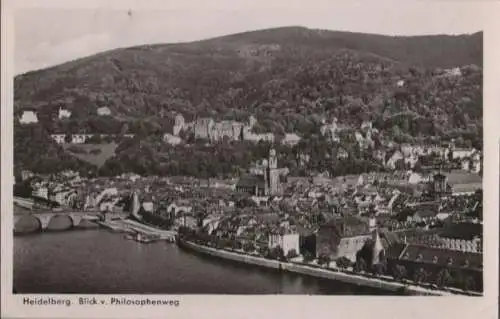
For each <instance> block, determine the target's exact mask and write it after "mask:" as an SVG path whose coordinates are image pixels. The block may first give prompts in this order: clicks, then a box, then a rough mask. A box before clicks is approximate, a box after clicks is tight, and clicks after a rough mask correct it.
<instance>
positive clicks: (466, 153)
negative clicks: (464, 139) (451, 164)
mask: <svg viewBox="0 0 500 319" xmlns="http://www.w3.org/2000/svg"><path fill="white" fill-rule="evenodd" d="M475 152H477V151H476V150H475V149H473V148H452V149H451V154H452V156H453V159H463V158H467V157H470V156H472V155H473V154H474V153H475Z"/></svg>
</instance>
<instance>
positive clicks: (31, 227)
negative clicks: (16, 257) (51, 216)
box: [14, 215, 43, 234]
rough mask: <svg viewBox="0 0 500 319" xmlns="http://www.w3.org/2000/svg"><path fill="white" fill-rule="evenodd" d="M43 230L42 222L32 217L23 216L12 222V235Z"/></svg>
mask: <svg viewBox="0 0 500 319" xmlns="http://www.w3.org/2000/svg"><path fill="white" fill-rule="evenodd" d="M42 229H43V226H42V221H41V220H40V218H38V217H37V216H34V215H24V216H22V217H20V218H19V219H17V220H15V221H14V233H19V234H26V233H33V232H38V231H41V230H42Z"/></svg>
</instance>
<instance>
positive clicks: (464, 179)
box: [446, 171, 483, 196]
mask: <svg viewBox="0 0 500 319" xmlns="http://www.w3.org/2000/svg"><path fill="white" fill-rule="evenodd" d="M446 182H447V184H448V186H449V191H450V192H451V195H453V196H463V195H472V194H474V193H475V192H476V191H477V190H480V189H482V182H483V180H482V177H481V176H480V175H479V174H476V173H471V172H463V171H452V172H450V173H447V174H446Z"/></svg>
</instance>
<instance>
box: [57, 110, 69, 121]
mask: <svg viewBox="0 0 500 319" xmlns="http://www.w3.org/2000/svg"><path fill="white" fill-rule="evenodd" d="M70 117H71V111H69V110H67V109H63V108H59V119H60V120H62V119H68V118H70Z"/></svg>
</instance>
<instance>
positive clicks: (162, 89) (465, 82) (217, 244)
mask: <svg viewBox="0 0 500 319" xmlns="http://www.w3.org/2000/svg"><path fill="white" fill-rule="evenodd" d="M48 2H50V1H48ZM187 2H189V3H191V2H193V1H187ZM219 2H221V3H222V2H223V3H224V6H223V5H221V4H220V5H219V4H216V3H218V2H217V1H215V2H214V4H213V5H212V6H211V5H209V4H208V3H207V4H200V5H199V6H195V5H191V6H187V5H185V6H182V4H180V5H179V6H173V5H172V3H173V2H169V3H161V2H155V1H144V3H142V2H130V5H129V6H128V5H125V4H123V5H120V6H115V7H109V8H108V7H104V6H103V7H99V6H96V7H92V6H89V7H85V6H83V5H82V7H81V8H79V7H71V6H69V5H67V4H66V5H63V4H61V5H60V6H56V5H52V6H46V7H43V6H34V5H33V6H26V7H22V6H20V7H19V8H16V9H15V10H13V11H12V17H11V19H12V21H13V25H14V30H13V31H12V33H11V34H12V42H11V43H12V46H13V48H12V52H13V53H12V54H13V61H12V67H11V68H12V71H13V74H12V78H13V80H12V81H13V82H12V86H13V93H12V100H13V101H12V103H13V106H12V117H10V119H11V120H12V123H11V125H10V126H11V128H12V132H10V134H12V143H13V145H12V147H13V149H12V150H13V151H12V153H13V154H12V157H13V160H12V168H10V170H11V172H12V175H13V177H12V181H11V183H10V184H11V185H12V188H9V189H10V191H11V194H12V195H11V197H9V198H12V206H10V207H11V209H12V210H11V211H4V209H3V207H4V206H3V203H2V215H4V214H11V215H12V216H13V217H12V229H10V228H9V229H6V228H3V229H2V230H3V231H5V232H7V233H8V236H11V237H12V265H11V268H10V271H11V273H12V287H10V288H9V287H8V289H10V290H11V293H12V294H13V295H14V296H15V295H21V296H22V295H29V296H31V297H29V298H32V299H29V298H28V297H26V298H24V299H25V300H24V301H23V303H28V304H30V303H31V304H41V303H42V301H39V298H40V296H42V297H43V296H45V297H50V296H53V295H119V296H120V298H118V297H117V298H111V303H116V304H117V305H126V304H130V303H133V301H131V299H129V298H128V297H127V296H128V295H151V296H153V298H157V299H160V296H162V295H181V296H182V295H323V296H334V295H336V296H339V295H343V296H360V297H361V296H463V297H469V298H473V297H481V296H484V291H485V290H484V287H483V286H484V285H485V280H484V279H483V278H484V276H483V266H484V263H485V259H484V257H483V255H484V249H483V247H484V236H483V174H484V171H485V168H484V165H483V162H484V154H485V152H484V146H483V145H484V141H483V129H484V127H483V53H484V48H483V45H484V34H483V32H484V30H483V24H482V23H481V21H480V20H481V19H480V16H481V15H480V12H479V9H476V11H477V12H474V11H473V9H472V8H474V6H473V5H472V4H468V3H467V2H463V3H458V2H453V1H450V2H444V3H441V2H433V1H400V2H398V5H397V4H396V2H395V1H379V2H375V1H373V2H368V1H365V2H347V1H339V2H335V1H333V2H332V3H331V4H330V3H327V2H324V1H310V2H307V5H306V2H301V1H298V2H292V3H290V4H289V5H287V4H283V3H282V2H280V3H281V4H280V5H274V4H273V2H272V1H270V2H268V3H267V4H266V3H264V2H261V1H257V2H255V3H251V2H247V1H243V2H242V4H241V7H239V6H238V5H237V4H236V2H235V3H232V4H231V3H230V2H227V1H219ZM402 2H407V4H405V5H401V3H402ZM127 3H128V1H127ZM299 3H300V5H299ZM153 4H154V5H153ZM474 16H477V18H476V19H473V17H474ZM2 109H3V106H2ZM4 134H6V133H4V126H3V125H2V141H3V137H4V136H3V135H4ZM2 147H3V146H2ZM497 153H498V151H497ZM496 166H498V164H497V165H496ZM2 175H4V174H2ZM2 178H3V177H2ZM497 179H498V178H497ZM3 183H4V181H3V179H2V188H3V187H4V185H3ZM10 184H9V187H10ZM496 206H498V204H497V205H496ZM491 213H493V214H497V213H495V212H491ZM4 224H5V223H4ZM495 236H497V234H496V235H495ZM495 238H497V237H495ZM154 296H156V297H154ZM26 300H27V301H26ZM165 300H166V299H165ZM398 300H399V299H398ZM64 302H66V301H64V300H62V299H61V300H59V299H57V298H55V297H54V298H52V297H50V298H48V299H46V300H45V301H43V303H46V304H47V303H48V304H51V303H52V304H59V303H61V304H64ZM167 302H170V303H175V302H178V301H173V300H170V301H167ZM89 303H91V301H89ZM80 304H81V303H80Z"/></svg>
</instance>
